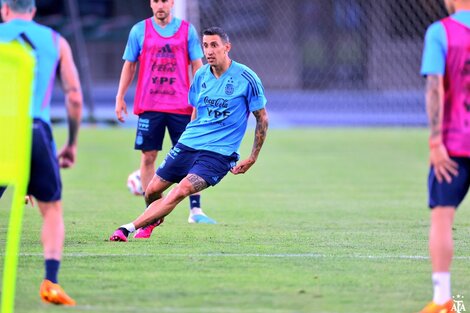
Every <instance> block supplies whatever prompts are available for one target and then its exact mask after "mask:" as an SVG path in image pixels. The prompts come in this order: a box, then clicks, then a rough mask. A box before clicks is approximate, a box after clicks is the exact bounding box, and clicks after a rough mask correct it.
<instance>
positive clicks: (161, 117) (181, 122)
mask: <svg viewBox="0 0 470 313" xmlns="http://www.w3.org/2000/svg"><path fill="white" fill-rule="evenodd" d="M190 121H191V115H183V114H174V113H163V112H144V113H142V114H140V115H139V120H138V121H137V132H136V136H135V144H134V149H136V150H142V151H152V150H158V151H160V150H162V145H163V139H164V138H165V128H168V133H169V134H170V138H171V142H172V145H173V146H174V145H176V143H177V142H178V140H179V139H180V136H181V134H182V133H183V132H184V130H185V129H186V125H188V123H189V122H190Z"/></svg>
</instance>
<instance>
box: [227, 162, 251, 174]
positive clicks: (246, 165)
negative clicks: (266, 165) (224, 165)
mask: <svg viewBox="0 0 470 313" xmlns="http://www.w3.org/2000/svg"><path fill="white" fill-rule="evenodd" d="M255 162H256V161H255V160H253V159H246V160H243V161H240V162H239V163H238V164H237V165H235V166H234V167H233V168H231V169H230V172H232V174H235V175H238V174H245V173H246V172H247V171H248V170H249V169H250V167H252V166H253V164H255Z"/></svg>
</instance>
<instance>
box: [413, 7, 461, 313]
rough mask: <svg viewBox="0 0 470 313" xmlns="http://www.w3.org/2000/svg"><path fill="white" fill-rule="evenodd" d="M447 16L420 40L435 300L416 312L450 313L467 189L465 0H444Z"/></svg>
mask: <svg viewBox="0 0 470 313" xmlns="http://www.w3.org/2000/svg"><path fill="white" fill-rule="evenodd" d="M445 4H446V7H447V10H448V12H449V13H450V14H451V15H450V16H449V17H447V18H444V19H442V20H440V21H438V22H436V23H434V24H432V25H431V26H430V27H429V28H428V30H427V32H426V38H425V45H424V52H423V61H422V67H421V74H422V75H424V76H425V77H426V108H427V112H428V117H429V127H430V137H429V150H430V163H431V164H430V171H429V178H428V189H429V207H430V208H431V228H430V233H429V250H430V256H431V263H432V272H433V273H432V281H433V285H434V297H433V300H432V302H431V303H429V304H428V305H427V306H426V307H425V308H424V309H423V310H422V311H421V313H450V312H451V311H452V306H453V300H452V296H451V288H450V286H451V283H450V265H451V262H452V256H453V241H452V224H453V221H454V215H455V211H456V209H457V207H458V206H459V204H460V203H461V202H462V200H463V199H464V197H465V195H466V193H467V191H468V188H469V184H470V123H469V122H470V102H468V100H467V99H468V97H469V96H470V90H469V89H468V84H469V83H470V67H469V66H470V64H469V60H470V51H469V50H468V47H469V46H470V0H446V1H445Z"/></svg>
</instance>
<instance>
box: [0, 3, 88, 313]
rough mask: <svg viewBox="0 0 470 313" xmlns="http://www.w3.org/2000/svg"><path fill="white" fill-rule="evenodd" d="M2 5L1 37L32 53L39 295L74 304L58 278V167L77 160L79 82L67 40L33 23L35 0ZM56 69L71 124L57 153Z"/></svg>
mask: <svg viewBox="0 0 470 313" xmlns="http://www.w3.org/2000/svg"><path fill="white" fill-rule="evenodd" d="M1 5H2V6H1V15H2V19H3V21H5V23H3V24H0V40H4V41H11V40H13V39H18V40H22V38H27V41H29V44H30V45H31V46H32V47H33V48H34V51H35V55H36V76H35V79H34V84H35V85H34V94H33V99H32V114H33V118H34V121H33V134H32V136H33V138H32V151H31V172H30V177H29V185H28V194H29V195H32V196H34V197H35V198H36V200H37V204H38V207H39V210H40V212H41V214H42V218H43V225H42V235H41V239H42V244H43V249H44V259H45V272H46V273H45V278H44V281H43V282H42V284H41V287H40V297H41V299H42V300H43V301H44V302H48V303H53V304H62V305H75V301H74V300H73V299H72V298H70V297H69V296H68V295H67V294H66V293H65V292H64V290H63V289H62V288H61V287H60V285H59V284H58V279H57V275H58V271H59V266H60V261H61V258H62V250H63V245H64V235H65V231H64V221H63V217H62V204H61V192H62V183H61V179H60V173H59V167H62V168H69V167H71V166H73V165H74V163H75V157H76V153H77V135H78V130H79V125H80V121H81V114H82V93H81V86H80V81H79V78H78V73H77V69H76V67H75V63H74V61H73V57H72V52H71V49H70V46H69V44H68V42H67V41H66V40H65V39H64V38H63V37H61V36H60V35H59V34H58V33H57V32H55V31H54V30H52V29H50V28H48V27H45V26H42V25H39V24H37V23H35V22H34V21H33V17H34V15H35V12H36V4H35V1H34V0H1ZM23 34H24V35H25V36H23ZM57 68H60V78H61V80H62V85H63V89H64V93H65V102H66V105H67V115H68V123H69V137H68V141H67V143H66V144H65V146H64V147H63V148H62V150H61V151H60V152H59V154H58V156H57V155H56V149H55V144H54V140H53V138H52V131H51V122H50V100H51V90H52V88H53V85H54V77H55V73H56V70H57Z"/></svg>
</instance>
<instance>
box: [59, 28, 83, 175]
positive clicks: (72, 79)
mask: <svg viewBox="0 0 470 313" xmlns="http://www.w3.org/2000/svg"><path fill="white" fill-rule="evenodd" d="M59 45H60V56H59V62H60V63H59V64H60V77H61V81H62V88H63V90H64V94H65V104H66V106H67V117H68V124H69V138H68V141H67V143H66V145H65V146H64V147H63V148H62V150H61V151H60V153H59V156H58V157H59V164H60V166H61V167H63V168H67V167H71V166H73V164H74V163H75V156H76V150H77V148H76V147H77V137H78V130H79V128H80V122H81V119H82V106H83V98H82V90H81V86H80V80H79V78H78V72H77V68H76V66H75V62H74V61H73V56H72V50H71V49H70V45H69V44H68V42H67V40H65V39H64V38H63V37H60V42H59Z"/></svg>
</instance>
